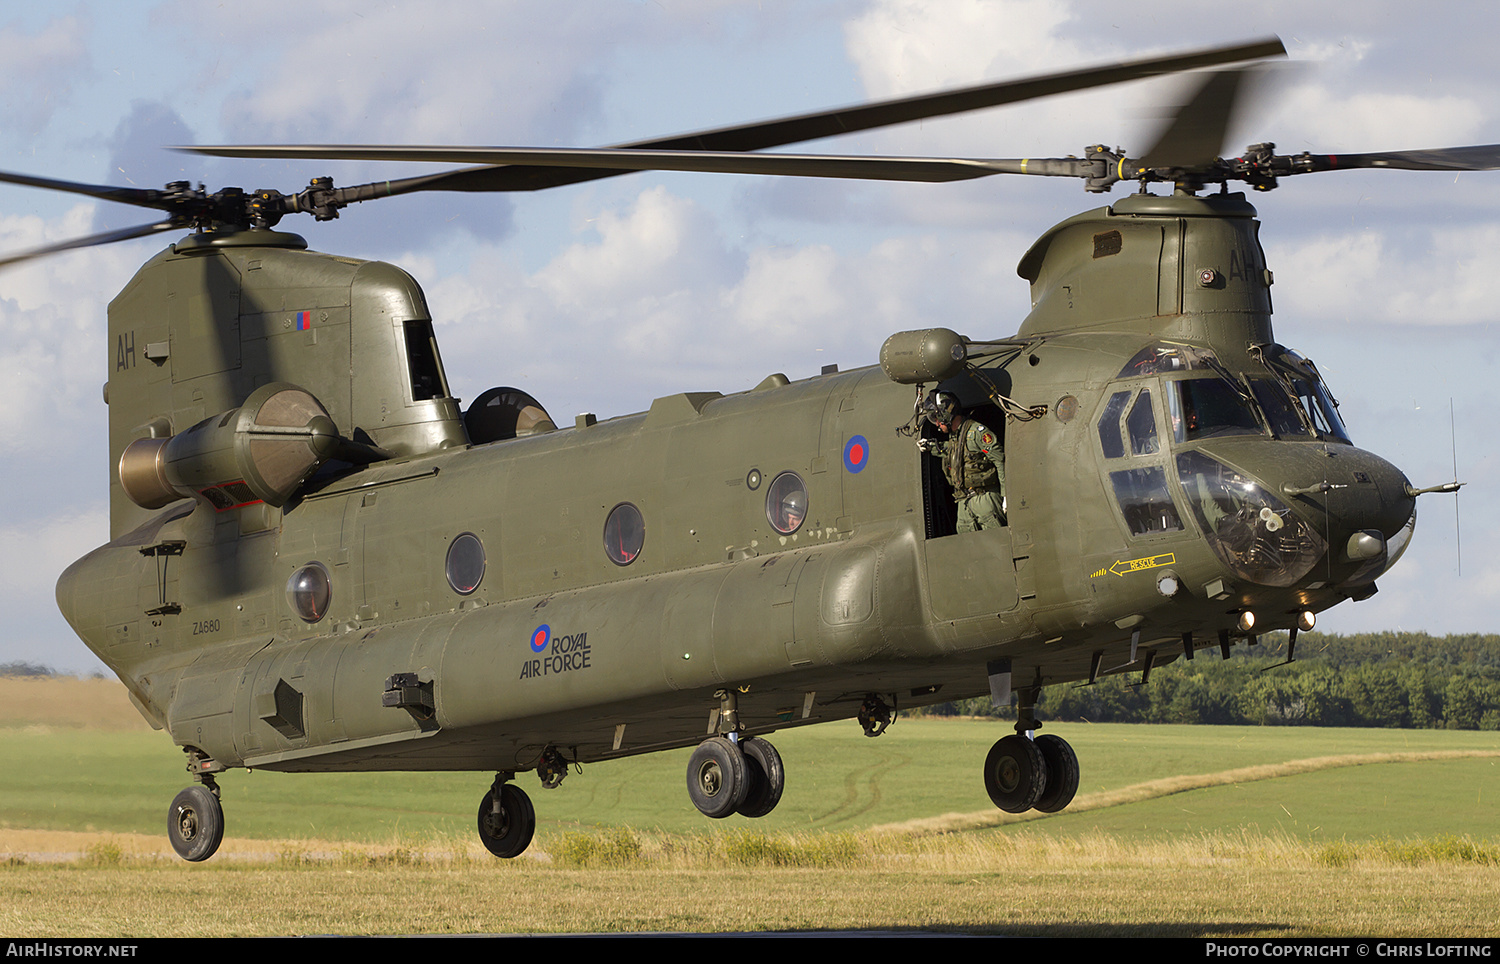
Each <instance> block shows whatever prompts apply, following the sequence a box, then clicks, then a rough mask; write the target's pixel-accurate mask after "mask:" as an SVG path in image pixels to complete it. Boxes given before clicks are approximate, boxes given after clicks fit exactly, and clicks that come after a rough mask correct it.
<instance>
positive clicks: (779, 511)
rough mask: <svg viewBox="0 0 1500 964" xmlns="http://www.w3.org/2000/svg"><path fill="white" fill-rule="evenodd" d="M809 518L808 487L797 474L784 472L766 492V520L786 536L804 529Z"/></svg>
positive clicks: (772, 481)
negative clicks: (803, 523) (803, 521)
mask: <svg viewBox="0 0 1500 964" xmlns="http://www.w3.org/2000/svg"><path fill="white" fill-rule="evenodd" d="M806 518H807V486H806V485H805V484H803V482H802V477H801V476H800V475H798V474H797V473H796V472H783V473H781V474H780V475H778V476H776V478H774V479H772V480H771V487H770V488H769V489H768V490H766V519H767V521H769V522H770V523H771V528H773V529H775V530H776V531H777V532H779V533H781V534H782V535H784V536H789V535H791V534H792V533H793V532H796V531H797V530H798V529H800V528H802V520H804V519H806Z"/></svg>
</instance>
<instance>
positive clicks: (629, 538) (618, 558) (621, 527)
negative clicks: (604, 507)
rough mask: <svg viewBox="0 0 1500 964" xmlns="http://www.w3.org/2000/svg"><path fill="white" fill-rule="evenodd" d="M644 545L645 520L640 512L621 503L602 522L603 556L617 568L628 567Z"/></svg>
mask: <svg viewBox="0 0 1500 964" xmlns="http://www.w3.org/2000/svg"><path fill="white" fill-rule="evenodd" d="M645 544H646V520H645V518H643V517H642V516H641V510H640V509H637V508H636V507H635V506H633V505H631V504H630V503H629V502H621V503H620V504H619V505H617V506H615V507H614V508H613V509H610V510H609V518H607V519H605V520H604V554H605V555H607V556H609V561H610V562H612V563H614V564H615V565H617V566H628V565H630V564H631V563H632V562H635V557H636V556H638V555H640V554H641V546H643V545H645Z"/></svg>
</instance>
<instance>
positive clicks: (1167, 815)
mask: <svg viewBox="0 0 1500 964" xmlns="http://www.w3.org/2000/svg"><path fill="white" fill-rule="evenodd" d="M27 687H30V689H27ZM89 687H94V688H93V689H89ZM121 700H122V692H121V691H120V688H119V687H118V685H117V684H113V683H104V682H96V683H85V682H83V681H60V680H54V681H47V682H32V681H20V680H0V701H3V702H4V705H7V706H9V707H12V708H13V709H14V708H20V709H14V711H13V712H12V714H11V718H12V719H14V720H15V722H16V725H14V726H11V727H8V728H4V729H0V735H3V737H4V738H3V739H0V767H3V771H0V772H4V773H5V774H7V779H6V780H4V781H0V860H7V858H8V862H7V863H6V864H5V865H4V866H3V867H0V897H3V900H0V933H6V934H17V935H21V934H32V935H35V934H49V933H51V934H71V935H83V934H93V935H110V934H131V935H147V934H155V933H224V932H226V931H227V932H233V933H256V934H285V933H400V932H412V933H418V932H421V933H429V932H442V933H463V932H476V931H477V932H491V931H496V930H500V931H582V930H605V931H609V930H641V929H650V930H655V929H663V930H675V929H682V930H724V929H741V928H743V929H751V930H759V929H809V928H827V927H849V928H884V927H893V928H917V929H921V928H939V929H945V930H960V931H967V932H985V933H988V932H1002V933H1010V934H1053V935H1065V934H1121V935H1127V936H1128V935H1134V934H1157V935H1167V936H1228V935H1245V936H1256V935H1264V936H1288V935H1302V934H1378V935H1389V936H1395V935H1401V934H1405V935H1419V936H1421V935H1425V936H1433V935H1438V936H1461V935H1466V936H1483V935H1488V934H1494V933H1497V932H1500V927H1497V925H1496V924H1495V923H1494V917H1495V914H1494V910H1493V903H1494V898H1493V895H1494V894H1495V893H1497V892H1500V739H1497V736H1496V734H1494V733H1475V732H1443V731H1397V730H1349V729H1345V730H1339V729H1312V728H1308V729H1292V728H1288V729H1274V728H1255V727H1189V726H1183V727H1168V726H1163V727H1145V726H1124V725H1111V726H1090V725H1087V724H1071V725H1063V724H1058V725H1056V726H1052V727H1049V729H1050V730H1051V731H1052V732H1056V733H1059V734H1061V735H1063V736H1065V737H1066V738H1067V739H1068V740H1069V741H1070V742H1071V743H1072V744H1073V746H1074V747H1075V748H1076V750H1077V752H1078V756H1079V760H1080V764H1081V769H1082V773H1083V779H1082V784H1081V786H1080V791H1079V796H1078V798H1077V800H1076V801H1075V803H1074V804H1073V805H1072V806H1071V807H1069V809H1068V810H1067V811H1065V812H1064V813H1062V814H1058V815H1054V816H1050V817H1046V818H1044V819H1027V820H1018V819H1017V818H1013V817H1009V816H1008V815H1004V814H1001V813H999V812H998V811H996V810H995V809H994V808H993V806H991V804H990V802H989V799H988V797H987V796H986V795H985V792H984V788H983V786H982V782H981V780H980V776H979V767H980V763H981V761H982V760H983V757H984V754H985V752H986V751H987V749H988V747H989V745H990V744H991V743H992V742H993V741H994V740H995V739H996V738H997V737H999V736H1001V735H1004V734H1005V733H1006V732H1008V727H1007V726H1006V725H1005V724H1002V723H996V722H994V721H973V720H918V719H911V720H901V721H899V722H898V723H897V724H896V725H895V726H893V727H892V728H891V729H890V730H889V731H888V732H887V733H886V735H884V736H882V737H880V738H878V739H866V738H865V737H863V736H862V735H861V734H860V731H859V729H858V727H857V726H855V725H854V724H849V725H847V726H840V725H837V724H834V725H830V726H822V727H809V728H803V729H797V730H788V731H785V732H783V733H780V734H777V736H776V737H775V742H776V745H777V747H778V748H779V749H780V751H781V753H782V756H783V758H784V759H785V762H786V767H787V773H788V777H787V791H786V794H785V796H784V797H783V800H782V803H781V805H780V806H779V807H778V808H777V810H776V811H775V813H773V814H771V815H770V816H768V817H766V818H763V819H761V820H758V821H748V820H744V819H743V818H739V817H732V818H730V819H729V820H725V821H708V820H706V819H704V818H703V817H702V816H701V815H699V814H698V813H697V811H696V810H694V809H693V808H692V807H691V805H690V804H689V803H688V802H687V798H686V792H685V790H684V786H683V782H684V776H683V773H684V768H685V764H686V758H687V751H681V752H673V753H662V754H655V755H651V756H646V757H640V758H635V759H631V760H621V761H612V762H609V763H602V764H594V765H590V766H588V767H586V768H584V770H583V771H582V772H581V773H572V774H570V775H569V776H568V778H567V779H566V780H565V781H564V783H563V785H562V786H561V787H560V788H558V789H557V790H554V791H546V790H543V789H541V788H540V787H538V786H537V785H536V783H535V782H534V780H533V779H532V778H530V777H529V776H523V777H522V786H523V787H524V788H526V790H527V792H528V793H530V794H531V796H532V799H533V800H534V801H535V803H536V809H537V815H538V837H537V842H536V844H534V845H533V853H529V854H528V855H527V857H526V858H523V859H520V860H517V861H511V862H497V861H494V860H492V859H490V858H488V857H487V856H484V855H481V854H479V853H478V850H477V842H476V841H475V839H474V831H473V821H474V816H473V815H474V810H475V808H476V807H477V805H478V800H479V797H480V796H481V795H482V794H483V792H484V789H485V788H486V785H487V781H488V775H487V774H476V773H456V774H411V773H393V774H330V775H304V774H278V773H269V772H256V773H246V772H244V771H233V772H231V773H230V774H227V775H225V777H224V778H223V779H222V780H221V781H220V785H221V787H222V788H223V799H224V804H225V811H226V820H227V824H228V831H227V834H226V840H225V845H224V847H223V849H222V850H221V852H220V856H219V857H217V858H215V859H214V860H213V861H210V862H209V863H208V864H207V865H201V866H200V865H193V866H188V865H184V864H182V863H181V862H180V861H177V860H176V859H175V858H174V857H170V856H168V855H169V854H170V850H169V848H168V847H167V844H166V839H165V834H164V829H163V828H164V824H165V813H166V808H167V804H168V802H169V801H170V800H171V798H172V796H173V795H174V794H175V793H176V792H177V790H179V789H181V788H182V787H183V786H186V785H187V784H188V782H189V780H188V778H187V776H186V774H185V772H184V771H183V769H182V765H183V760H182V756H181V754H180V752H179V751H178V750H177V749H176V748H175V747H174V746H173V745H172V742H171V740H170V738H168V737H167V736H165V735H164V734H161V733H158V732H154V731H151V730H150V729H148V728H146V727H145V726H144V724H141V723H140V722H139V717H137V716H135V715H134V711H133V710H131V709H130V708H129V707H128V705H125V706H124V707H123V710H124V712H122V711H121V709H122V708H121V706H120V702H121ZM299 894H300V895H301V896H300V897H299V896H294V895H299ZM310 894H311V895H316V899H313V900H309V899H307V898H308V895H310ZM517 894H523V895H524V896H525V899H524V900H519V901H518V900H517V899H516V895H517ZM736 894H738V895H739V896H736ZM746 895H749V898H748V899H747V898H746ZM1185 895H1191V899H1186V900H1185V899H1184V896H1185ZM250 906H253V907H255V908H257V910H256V912H255V913H254V914H253V915H247V914H244V913H241V912H238V911H237V910H236V909H237V908H243V907H250ZM561 906H566V907H567V908H568V912H567V913H566V914H564V915H561V916H558V915H556V914H552V913H549V908H556V907H561ZM59 908H69V909H68V911H67V912H66V913H65V914H62V912H60V910H59ZM78 908H87V909H86V910H84V911H79V910H78ZM60 914H62V916H59V915H60Z"/></svg>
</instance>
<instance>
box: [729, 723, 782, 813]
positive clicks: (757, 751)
mask: <svg viewBox="0 0 1500 964" xmlns="http://www.w3.org/2000/svg"><path fill="white" fill-rule="evenodd" d="M740 753H741V754H743V755H744V757H745V778H746V780H747V781H748V782H749V784H750V785H749V787H748V788H747V790H746V793H745V802H744V803H742V804H740V808H739V810H738V813H739V814H740V816H742V817H764V816H765V815H766V814H768V813H770V812H771V811H772V810H775V809H776V804H778V803H780V802H781V791H782V790H783V789H784V788H785V787H786V768H785V767H783V766H782V764H781V754H780V753H777V752H776V748H775V747H774V746H772V745H771V743H770V741H769V740H762V739H761V738H760V737H758V736H753V737H750V738H749V739H747V740H741V741H740Z"/></svg>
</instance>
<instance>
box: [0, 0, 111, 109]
mask: <svg viewBox="0 0 1500 964" xmlns="http://www.w3.org/2000/svg"><path fill="white" fill-rule="evenodd" d="M88 30H89V24H88V21H87V19H86V18H84V17H80V16H77V15H69V16H64V17H58V18H57V19H55V20H51V21H49V22H48V23H47V24H46V25H45V26H44V27H42V28H41V29H39V30H36V31H34V32H32V31H28V30H26V29H24V28H23V27H21V26H19V25H17V24H15V23H12V24H8V25H7V26H5V27H0V122H3V123H4V124H5V126H6V127H7V128H8V129H9V130H10V133H12V135H14V134H16V133H20V134H23V135H33V134H36V133H37V132H38V131H40V130H41V129H42V128H43V127H45V126H47V123H48V121H49V120H51V118H52V115H53V113H54V112H56V111H57V110H58V109H59V108H60V107H63V106H64V105H66V104H67V103H68V101H69V100H70V98H71V97H72V94H73V86H74V84H75V83H77V82H78V81H79V80H82V79H86V78H87V77H88V75H89V74H90V73H92V68H91V65H90V62H89V57H88V52H87V50H86V48H85V44H84V41H85V38H86V36H87V34H88Z"/></svg>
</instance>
